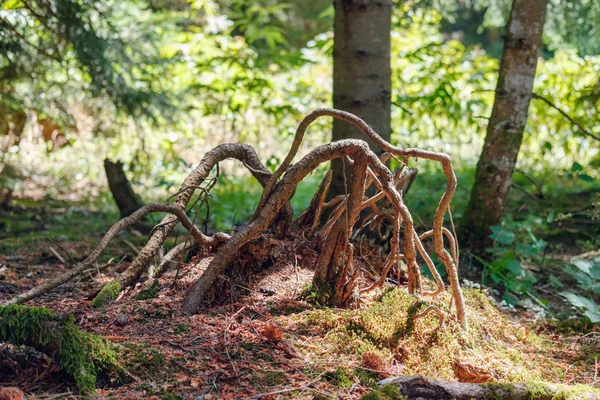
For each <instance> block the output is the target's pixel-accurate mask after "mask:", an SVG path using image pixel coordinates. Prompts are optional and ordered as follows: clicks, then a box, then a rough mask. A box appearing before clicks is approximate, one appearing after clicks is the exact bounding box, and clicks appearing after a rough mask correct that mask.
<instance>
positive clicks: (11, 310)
mask: <svg viewBox="0 0 600 400" xmlns="http://www.w3.org/2000/svg"><path fill="white" fill-rule="evenodd" d="M0 341H1V342H7V343H10V344H13V345H15V346H22V345H25V346H30V347H34V348H35V349H36V350H38V351H41V352H43V353H45V354H47V355H49V356H50V357H52V359H53V360H54V361H55V362H56V364H57V365H58V366H59V367H60V368H61V369H63V370H64V371H65V372H66V373H67V374H69V375H70V376H71V377H73V379H74V381H75V384H76V385H77V388H78V390H79V391H80V392H81V393H90V392H93V391H94V389H95V388H96V383H97V380H98V376H99V375H100V374H103V373H105V372H109V371H116V370H118V369H119V368H120V366H119V362H118V360H117V357H118V354H119V352H118V350H117V349H116V347H115V346H114V345H112V344H110V343H108V342H106V341H105V340H104V339H102V338H101V337H99V336H97V335H93V334H90V333H87V332H83V331H81V330H79V328H78V327H77V326H76V325H75V319H74V318H73V316H72V315H69V316H67V317H65V318H58V317H57V316H56V315H54V314H53V313H52V312H50V311H48V310H47V309H46V308H38V307H28V306H21V305H10V306H5V307H4V306H0Z"/></svg>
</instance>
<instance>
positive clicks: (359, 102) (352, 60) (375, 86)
mask: <svg viewBox="0 0 600 400" xmlns="http://www.w3.org/2000/svg"><path fill="white" fill-rule="evenodd" d="M334 7H335V19H334V45H333V108H336V109H339V110H344V111H349V112H351V113H352V114H354V115H356V116H358V117H360V118H362V119H363V120H364V121H365V122H367V123H368V124H369V125H370V126H371V128H373V129H374V130H375V132H377V133H378V134H379V135H380V136H381V137H382V138H383V139H384V140H386V141H388V142H389V141H390V132H391V122H390V119H391V116H390V114H391V67H390V30H391V21H392V1H391V0H334ZM340 139H362V140H367V142H368V143H369V146H370V147H371V150H373V151H375V152H376V153H377V154H379V153H380V152H381V149H379V148H378V147H377V146H374V145H373V143H371V142H370V141H369V140H368V139H366V138H365V136H364V135H363V134H361V132H360V130H359V129H358V128H356V127H353V126H350V127H349V126H348V124H346V123H344V121H341V120H337V119H335V120H334V121H333V140H340ZM331 168H332V170H333V179H332V183H331V189H330V191H329V194H330V197H335V196H336V195H339V194H343V193H345V192H346V189H345V187H344V181H346V182H348V184H349V183H350V182H351V181H352V179H351V173H352V168H351V167H350V166H348V165H346V166H344V165H343V161H342V160H341V159H337V160H333V161H332V162H331ZM344 172H345V173H346V179H345V180H344Z"/></svg>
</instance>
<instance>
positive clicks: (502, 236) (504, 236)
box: [490, 225, 515, 245]
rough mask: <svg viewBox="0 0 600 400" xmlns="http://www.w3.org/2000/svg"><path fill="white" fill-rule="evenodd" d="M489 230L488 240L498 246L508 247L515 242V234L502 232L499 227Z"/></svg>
mask: <svg viewBox="0 0 600 400" xmlns="http://www.w3.org/2000/svg"><path fill="white" fill-rule="evenodd" d="M490 229H491V230H492V234H491V235H490V238H491V239H492V240H494V241H496V242H498V243H500V244H504V245H509V244H512V243H513V242H514V241H515V234H514V233H513V232H509V231H506V230H503V229H502V227H501V226H498V225H497V226H492V227H490Z"/></svg>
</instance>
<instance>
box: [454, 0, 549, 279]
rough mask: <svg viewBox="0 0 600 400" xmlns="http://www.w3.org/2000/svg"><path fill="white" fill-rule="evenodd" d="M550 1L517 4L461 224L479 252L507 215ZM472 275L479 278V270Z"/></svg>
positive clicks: (466, 241) (471, 245) (525, 0)
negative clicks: (495, 226)
mask: <svg viewBox="0 0 600 400" xmlns="http://www.w3.org/2000/svg"><path fill="white" fill-rule="evenodd" d="M546 4H547V0H514V1H513V4H512V9H511V13H510V20H509V22H508V26H507V29H506V38H505V41H504V49H503V52H502V60H501V62H500V71H499V76H498V83H497V87H496V97H495V100H494V107H493V110H492V116H491V118H490V121H489V124H488V129H487V134H486V137H485V144H484V145H483V151H482V153H481V156H480V158H479V162H478V163H477V171H476V174H475V185H474V186H473V189H472V191H471V197H470V200H469V205H468V207H467V211H466V213H465V216H464V219H463V222H462V226H461V238H462V240H463V242H462V243H463V245H466V247H467V248H468V250H469V251H471V252H472V253H474V254H477V255H484V254H485V248H486V247H489V246H490V245H491V239H490V237H489V236H490V233H491V232H490V227H491V226H494V225H498V224H500V222H501V220H502V217H503V216H504V212H505V208H506V202H507V198H508V192H509V188H510V185H511V178H512V174H513V171H514V168H515V164H516V161H517V156H518V154H519V149H520V147H521V143H522V141H523V131H524V129H525V124H526V122H527V115H528V109H529V102H530V100H531V97H532V94H531V93H532V92H531V91H532V87H533V79H534V77H535V70H536V66H537V58H538V51H539V49H540V47H541V45H542V33H543V26H544V16H545V13H546ZM468 275H470V276H469V277H470V278H480V273H479V271H471V272H470V273H469V274H468Z"/></svg>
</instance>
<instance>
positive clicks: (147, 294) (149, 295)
mask: <svg viewBox="0 0 600 400" xmlns="http://www.w3.org/2000/svg"><path fill="white" fill-rule="evenodd" d="M159 290H160V283H159V282H158V280H157V279H155V280H154V281H153V282H152V285H150V287H149V288H147V289H144V290H142V291H140V292H139V293H138V295H137V296H135V299H136V300H150V299H153V298H155V297H156V295H157V294H158V291H159Z"/></svg>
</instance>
